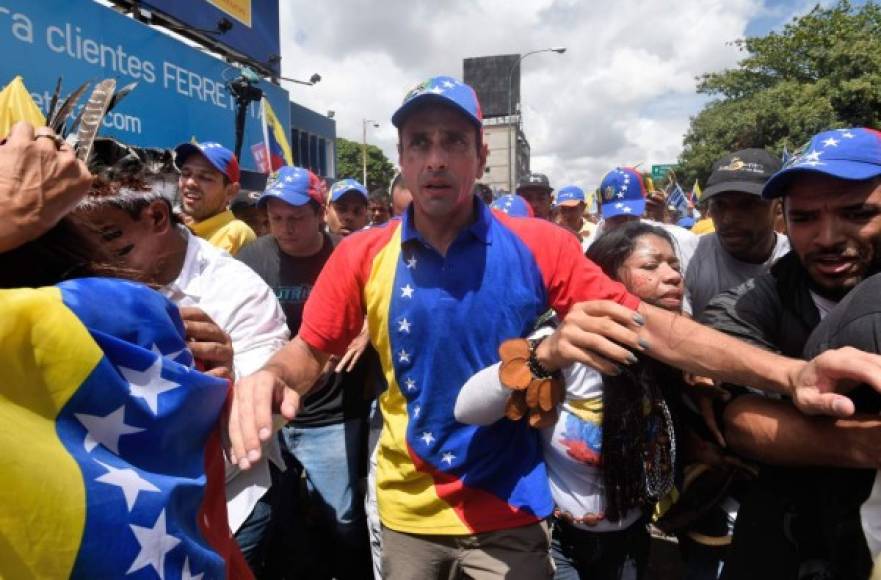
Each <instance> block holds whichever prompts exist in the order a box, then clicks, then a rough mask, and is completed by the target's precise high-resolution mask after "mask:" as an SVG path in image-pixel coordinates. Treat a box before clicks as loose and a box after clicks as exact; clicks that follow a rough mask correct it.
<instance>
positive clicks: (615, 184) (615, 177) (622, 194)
mask: <svg viewBox="0 0 881 580" xmlns="http://www.w3.org/2000/svg"><path fill="white" fill-rule="evenodd" d="M600 199H602V202H603V204H602V212H603V218H604V219H609V218H610V217H615V216H618V215H633V216H636V217H640V216H641V215H642V212H644V211H645V186H644V185H643V183H642V176H641V175H640V174H639V173H638V172H637V171H636V170H635V169H633V168H632V167H616V168H615V169H613V170H612V171H610V172H608V173H607V174H606V176H605V177H604V178H603V181H602V183H601V184H600Z"/></svg>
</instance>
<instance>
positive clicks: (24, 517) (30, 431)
mask: <svg viewBox="0 0 881 580" xmlns="http://www.w3.org/2000/svg"><path fill="white" fill-rule="evenodd" d="M183 336H184V335H183V326H182V324H181V320H180V317H179V315H178V310H177V308H176V307H175V306H174V305H173V304H172V303H170V302H169V301H167V300H166V299H165V298H164V297H162V296H161V295H160V294H158V293H156V292H154V291H152V290H150V289H148V288H146V287H145V286H141V285H137V284H133V283H128V282H122V281H119V280H111V279H82V280H74V281H69V282H65V283H63V284H60V285H59V286H57V287H55V288H41V289H17V290H3V291H0V362H2V366H3V369H4V371H3V372H4V377H3V382H2V386H0V395H2V396H0V442H2V447H3V450H4V452H3V453H4V460H3V461H2V462H0V478H2V479H0V480H2V481H3V485H2V486H0V522H2V530H3V532H2V536H3V541H2V542H0V577H2V578H68V577H72V578H123V577H129V576H131V577H132V578H250V577H251V574H250V571H249V569H248V568H247V565H246V564H245V562H244V558H243V557H242V555H241V552H240V551H239V549H238V547H237V546H236V544H235V540H234V539H233V538H232V537H231V534H230V531H229V525H228V523H227V514H226V498H225V494H224V472H223V458H222V455H221V451H220V433H219V426H218V424H219V421H218V417H219V415H220V413H221V411H222V409H223V406H224V404H225V401H226V397H227V390H228V388H227V383H226V382H225V381H221V380H220V379H216V378H213V377H209V376H207V375H204V374H202V373H200V372H198V371H197V370H195V369H194V368H193V359H192V356H191V354H190V352H189V350H188V349H187V347H186V344H185V342H184V338H183Z"/></svg>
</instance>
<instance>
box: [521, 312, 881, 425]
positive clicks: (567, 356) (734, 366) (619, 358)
mask: <svg viewBox="0 0 881 580" xmlns="http://www.w3.org/2000/svg"><path fill="white" fill-rule="evenodd" d="M628 349H631V350H639V351H643V352H645V353H646V354H648V355H649V356H652V357H653V358H656V359H658V360H660V361H661V362H664V363H667V364H669V365H671V366H674V367H678V368H681V369H683V370H687V371H689V372H692V373H694V374H698V375H702V376H708V377H711V378H714V379H717V380H721V381H724V382H729V383H734V384H739V385H748V386H752V387H756V388H759V389H762V390H765V391H771V392H777V393H781V394H785V395H788V396H791V397H792V399H793V401H794V402H795V404H796V405H797V406H798V407H799V408H800V409H801V410H802V411H803V412H806V413H808V414H824V415H832V416H837V417H845V416H848V415H851V414H852V413H853V412H854V406H853V402H852V401H851V400H850V399H848V398H847V397H845V396H843V395H840V394H837V393H836V390H837V391H844V390H846V389H847V387H848V386H850V385H852V384H854V383H866V384H869V385H871V386H872V387H873V388H874V389H876V390H879V391H881V356H878V355H873V354H868V353H864V352H861V351H858V350H856V349H853V348H844V349H839V350H829V351H826V352H825V353H823V354H821V355H820V356H818V357H816V358H815V359H813V360H811V361H809V362H805V361H800V360H795V359H790V358H786V357H783V356H780V355H777V354H774V353H770V352H767V351H764V350H761V349H759V348H756V347H753V346H750V345H748V344H746V343H744V342H742V341H739V340H737V339H735V338H732V337H730V336H727V335H725V334H723V333H721V332H718V331H715V330H713V329H711V328H708V327H706V326H703V325H701V324H699V323H697V322H694V321H693V320H691V319H689V318H686V317H684V316H682V315H680V314H676V313H673V312H669V311H667V310H663V309H660V308H656V307H654V306H651V305H648V304H644V303H643V304H640V306H639V312H638V313H634V312H633V311H632V310H630V309H628V308H626V307H623V306H621V305H619V304H615V303H613V302H608V301H601V302H588V303H582V304H577V305H575V306H574V307H573V308H572V310H571V311H570V313H569V314H568V315H567V316H566V319H565V320H564V322H563V324H561V325H560V327H559V328H558V329H557V331H556V332H555V333H554V334H553V335H552V336H551V338H550V339H548V340H546V341H545V342H544V343H542V345H541V346H540V348H539V350H538V351H537V355H538V357H539V361H541V362H542V364H543V365H544V366H545V367H547V368H549V369H558V368H562V367H563V366H565V365H567V364H569V363H571V362H575V361H577V362H582V363H584V364H586V365H588V366H592V367H593V368H596V369H597V370H599V371H600V372H604V373H607V374H614V373H616V372H620V368H619V366H620V365H627V364H632V363H634V362H636V357H635V356H633V353H632V352H631V350H628Z"/></svg>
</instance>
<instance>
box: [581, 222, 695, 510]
mask: <svg viewBox="0 0 881 580" xmlns="http://www.w3.org/2000/svg"><path fill="white" fill-rule="evenodd" d="M646 235H654V236H658V237H659V238H661V239H663V240H666V241H667V242H669V243H670V246H671V247H673V248H675V247H676V246H675V242H674V241H673V239H672V238H671V236H670V234H668V233H667V231H666V230H664V229H663V228H660V227H658V226H654V225H651V224H647V223H643V222H639V221H634V222H629V223H626V224H624V225H622V226H620V227H618V228H615V229H614V230H610V231H607V232H605V233H603V234H602V235H601V236H600V237H599V238H597V240H596V241H595V242H594V243H593V244H592V245H591V246H590V249H588V251H587V257H588V258H589V259H590V260H592V261H593V262H594V263H596V264H597V265H598V266H599V267H600V268H601V269H602V270H603V272H604V273H605V274H606V275H607V276H609V277H610V278H612V279H618V270H619V268H620V267H621V266H622V265H623V264H624V262H625V261H626V260H627V258H628V257H630V255H631V254H632V253H633V250H634V248H635V247H636V242H637V240H638V239H639V238H641V237H642V236H646ZM637 359H638V361H637V363H636V364H634V365H631V366H629V367H625V368H623V369H622V372H621V374H619V375H617V376H608V375H603V441H602V458H603V459H602V462H603V483H604V486H605V495H606V518H607V519H609V520H610V521H618V520H620V519H621V517H622V516H624V515H625V514H626V513H627V511H628V510H629V509H631V508H641V507H646V506H649V505H651V504H653V503H655V502H657V501H658V500H659V499H660V498H661V497H663V496H664V495H666V494H667V493H668V492H669V491H670V489H671V488H672V487H673V480H674V476H675V463H676V441H675V432H676V429H675V426H674V420H675V419H676V416H677V414H678V413H676V412H675V411H676V409H675V403H676V402H678V401H679V397H678V391H679V388H680V387H681V384H682V380H683V379H682V373H681V372H679V371H677V370H676V369H673V368H672V367H669V366H667V365H665V364H663V363H660V362H658V361H655V360H653V359H651V358H648V357H645V356H641V355H637Z"/></svg>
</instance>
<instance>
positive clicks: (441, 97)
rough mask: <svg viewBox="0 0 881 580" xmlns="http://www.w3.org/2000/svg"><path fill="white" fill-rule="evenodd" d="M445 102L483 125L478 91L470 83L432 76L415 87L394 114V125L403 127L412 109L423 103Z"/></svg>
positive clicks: (469, 118) (470, 119)
mask: <svg viewBox="0 0 881 580" xmlns="http://www.w3.org/2000/svg"><path fill="white" fill-rule="evenodd" d="M430 102H435V103H445V104H447V105H452V106H453V107H455V108H456V109H458V110H459V111H461V112H462V113H463V114H464V115H465V116H466V117H467V118H468V120H469V121H471V122H472V123H474V124H475V125H477V126H478V127H483V111H481V109H480V102H479V101H478V100H477V93H475V92H474V89H472V88H471V87H470V86H469V85H466V84H465V83H463V82H462V81H459V80H456V79H454V78H453V77H443V76H441V77H431V78H430V79H428V80H426V81H422V82H421V83H419V84H418V85H416V87H415V88H413V89H412V90H411V91H410V92H409V93H407V96H406V97H404V102H403V103H402V104H401V106H400V107H399V108H398V110H397V111H395V114H394V115H392V125H394V126H395V127H397V128H398V129H400V128H401V125H403V124H404V119H405V118H406V116H407V115H408V114H409V113H410V111H411V110H412V109H413V108H414V107H416V106H417V105H420V104H422V103H430Z"/></svg>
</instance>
